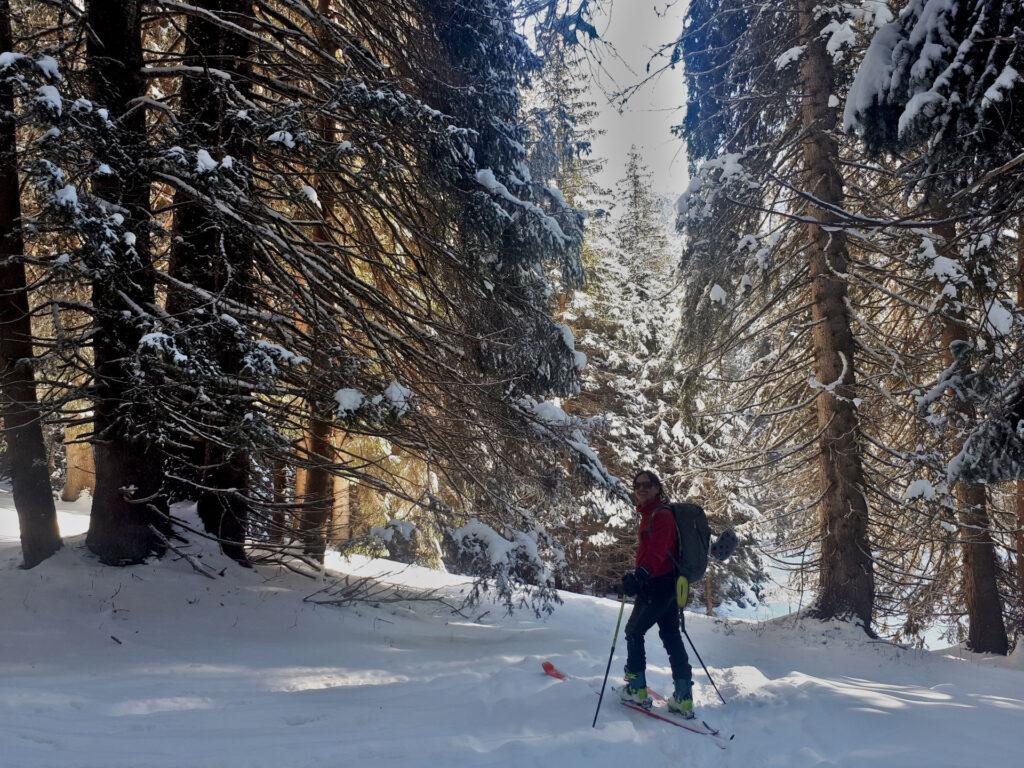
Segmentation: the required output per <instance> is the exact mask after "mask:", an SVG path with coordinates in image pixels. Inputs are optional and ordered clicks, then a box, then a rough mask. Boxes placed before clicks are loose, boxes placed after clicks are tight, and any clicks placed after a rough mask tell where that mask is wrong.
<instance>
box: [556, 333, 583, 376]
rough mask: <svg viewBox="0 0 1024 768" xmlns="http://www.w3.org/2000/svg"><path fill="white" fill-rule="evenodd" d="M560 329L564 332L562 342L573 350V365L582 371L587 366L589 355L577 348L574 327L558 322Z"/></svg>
mask: <svg viewBox="0 0 1024 768" xmlns="http://www.w3.org/2000/svg"><path fill="white" fill-rule="evenodd" d="M557 327H558V330H559V331H560V332H561V334H562V343H563V344H565V346H566V347H568V348H569V351H570V352H572V358H573V366H574V367H575V368H576V370H577V371H582V370H583V369H584V368H586V367H587V355H586V353H585V352H580V351H578V350H577V349H576V337H575V336H574V335H573V333H572V329H571V328H570V327H569V326H568V325H565V324H564V323H558V324H557Z"/></svg>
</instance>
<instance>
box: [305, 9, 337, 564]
mask: <svg viewBox="0 0 1024 768" xmlns="http://www.w3.org/2000/svg"><path fill="white" fill-rule="evenodd" d="M330 8H331V0H317V12H318V13H319V14H320V15H321V16H324V17H326V16H328V14H329V13H330ZM316 34H317V39H318V41H319V42H320V44H321V46H322V47H323V48H324V49H325V50H328V51H330V52H331V55H336V54H337V50H338V49H337V46H336V44H335V43H334V42H333V41H332V40H331V39H330V38H328V37H327V35H326V34H325V33H324V31H323V30H322V29H318V30H317V32H316ZM318 130H319V133H320V136H321V138H322V139H323V140H324V141H325V142H330V141H333V140H334V138H335V126H334V121H333V120H331V119H330V118H329V117H327V116H323V117H321V118H320V119H319V125H318ZM316 186H317V197H318V199H319V200H320V206H321V210H322V211H323V216H324V217H325V218H326V217H328V216H330V211H331V210H332V209H333V207H334V203H335V199H334V198H335V196H334V189H333V187H332V186H331V184H330V181H329V180H326V179H322V178H321V179H318V180H317V185H316ZM313 239H314V240H317V241H318V242H328V241H329V240H330V239H331V235H330V232H329V231H328V230H327V228H326V227H324V226H321V225H318V226H317V227H315V228H314V232H313ZM313 331H314V333H315V329H313ZM314 347H315V348H318V345H314ZM318 363H319V361H317V360H315V359H314V360H313V366H312V367H313V369H314V370H317V369H319V367H320V366H319V365H318ZM308 408H309V427H308V431H307V439H308V447H309V455H310V457H311V458H312V459H313V461H314V463H313V464H312V465H311V466H310V467H309V469H308V470H307V472H306V477H305V485H304V488H303V492H304V495H305V503H306V504H307V505H308V506H307V507H306V508H305V509H304V510H303V514H302V525H301V528H302V541H303V545H302V548H303V551H304V552H305V553H306V554H307V555H309V556H310V557H313V558H315V559H317V560H319V561H320V562H323V559H324V551H325V549H326V545H327V537H328V534H329V531H330V529H331V519H332V516H333V512H334V475H333V474H332V473H331V472H329V471H328V470H327V468H326V465H327V464H329V463H331V462H332V461H333V456H334V445H333V443H332V442H331V438H332V437H333V434H332V432H333V430H332V429H331V426H330V424H329V423H328V422H327V421H326V420H325V419H324V417H323V416H322V415H321V414H320V409H321V405H320V404H319V403H317V402H316V396H315V394H313V393H311V394H310V397H309V398H308Z"/></svg>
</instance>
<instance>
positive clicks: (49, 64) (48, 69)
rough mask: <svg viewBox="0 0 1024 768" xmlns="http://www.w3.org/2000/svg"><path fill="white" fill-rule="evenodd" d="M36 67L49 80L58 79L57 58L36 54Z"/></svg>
mask: <svg viewBox="0 0 1024 768" xmlns="http://www.w3.org/2000/svg"><path fill="white" fill-rule="evenodd" d="M35 64H36V69H38V70H39V71H40V72H42V73H43V76H44V77H47V78H49V79H50V80H55V81H56V80H60V79H61V77H60V66H59V65H58V64H57V60H56V59H55V58H53V56H47V55H45V54H44V55H42V56H37V57H36V61H35Z"/></svg>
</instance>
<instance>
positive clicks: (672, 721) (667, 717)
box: [541, 661, 735, 749]
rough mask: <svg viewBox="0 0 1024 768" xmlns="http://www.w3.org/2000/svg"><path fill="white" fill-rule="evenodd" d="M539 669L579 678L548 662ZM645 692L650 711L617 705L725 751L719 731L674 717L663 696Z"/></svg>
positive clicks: (701, 723)
mask: <svg viewBox="0 0 1024 768" xmlns="http://www.w3.org/2000/svg"><path fill="white" fill-rule="evenodd" d="M541 667H542V668H543V670H544V673H545V674H546V675H549V676H551V677H553V678H555V679H556V680H574V679H575V680H579V678H573V677H572V676H570V675H568V674H567V673H565V672H563V671H562V670H560V669H559V668H558V667H556V666H555V665H554V664H552V663H551V662H550V661H545V662H544V663H543V664H542V665H541ZM580 682H582V681H580ZM611 691H612V693H613V694H614V695H615V698H616V699H618V698H619V695H618V691H617V690H616V689H615V687H614V686H613V687H612V689H611ZM647 692H648V693H649V694H651V698H652V699H654V701H655V705H654V707H653V708H652V709H644V708H643V707H641V706H640V705H639V704H631V703H629V702H626V701H622V700H621V699H619V703H620V704H621V705H622V706H624V707H626V709H632V710H633V711H634V712H639V713H640V714H642V715H647V716H648V717H652V718H654V719H655V720H661V721H662V722H664V723H668V724H669V725H674V726H676V727H678V728H684V729H685V730H687V731H690V732H691V733H696V734H699V735H701V736H710V737H711V740H712V741H713V742H714V743H715V744H716V745H717V746H718V747H719V749H725V748H726V745H725V743H724V742H725V741H726V739H725V737H724V736H722V734H721V732H720V731H718V730H716V729H715V728H712V727H711V726H710V725H708V724H707V723H706V722H704V721H703V720H701V721H700V724H699V725H698V724H697V722H696V721H695V720H683V719H682V718H677V717H674V716H673V715H672V714H671V713H669V712H668V711H667V710H664V707H665V697H664V696H662V695H661V694H659V693H657V692H656V691H653V690H651V689H650V688H648V689H647ZM594 694H595V695H597V691H595V692H594ZM656 709H663V710H664V712H665V713H664V714H662V713H661V712H657V711H655V710H656ZM701 726H703V727H701ZM733 738H735V734H733V735H732V736H730V737H729V738H728V740H729V741H732V739H733Z"/></svg>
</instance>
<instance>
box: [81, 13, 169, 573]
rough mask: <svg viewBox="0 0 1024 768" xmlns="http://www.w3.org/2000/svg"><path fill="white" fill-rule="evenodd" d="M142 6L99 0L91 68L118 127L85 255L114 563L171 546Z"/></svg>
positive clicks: (89, 49) (94, 543)
mask: <svg viewBox="0 0 1024 768" xmlns="http://www.w3.org/2000/svg"><path fill="white" fill-rule="evenodd" d="M142 10H143V3H142V2H139V1H138V0H129V2H123V3H122V2H112V1H111V0H90V2H89V3H87V5H86V18H87V21H88V25H89V35H88V38H87V44H86V65H87V70H88V78H89V86H90V89H91V94H92V102H93V103H94V104H103V105H104V107H103V108H104V109H105V110H107V114H108V115H109V119H110V121H111V122H112V124H113V126H114V127H112V128H111V129H110V130H109V131H107V132H104V133H102V134H101V133H96V134H94V135H95V136H96V137H97V139H98V140H99V142H101V143H99V144H98V146H96V148H95V154H96V157H97V161H98V162H102V163H104V164H105V167H106V168H109V171H110V172H109V173H101V174H97V176H96V177H95V178H94V179H93V182H92V192H93V195H94V196H95V198H96V206H97V209H98V210H97V215H96V217H95V218H93V219H92V220H91V221H90V222H88V224H89V225H90V226H91V230H92V231H91V232H89V235H88V237H87V239H86V241H85V244H84V248H83V252H84V253H83V257H84V259H85V260H86V261H87V263H88V268H89V269H91V271H92V308H93V311H94V312H95V317H96V332H95V335H94V337H93V356H94V359H95V364H94V365H95V368H94V390H95V410H94V413H95V415H94V423H95V427H94V429H95V435H96V436H95V439H94V442H93V445H94V450H95V456H96V493H95V495H94V497H93V506H92V514H91V515H90V518H89V534H88V536H87V538H86V543H87V544H88V546H89V549H91V550H92V551H93V552H94V553H96V554H97V555H98V556H99V558H100V559H101V560H102V561H103V562H105V563H113V564H120V563H134V562H139V561H140V560H142V559H143V558H145V557H146V556H147V555H149V554H151V553H153V552H159V551H161V549H162V545H161V544H160V543H159V541H158V539H156V538H154V534H153V527H154V526H155V525H158V524H159V523H160V519H159V513H160V512H161V511H162V510H161V507H162V506H163V502H162V501H161V499H162V496H161V494H162V493H163V459H162V456H161V452H160V449H159V447H158V446H157V445H156V444H155V437H156V432H157V427H156V426H155V425H154V424H153V419H152V415H153V410H154V408H153V403H152V402H151V401H147V398H145V397H139V394H140V390H142V389H144V388H145V387H146V386H147V383H146V382H145V378H146V373H145V372H144V371H143V370H142V369H140V368H138V367H137V366H136V365H135V362H136V356H137V354H138V349H139V347H140V345H141V342H142V339H143V335H144V332H145V330H146V326H147V324H149V323H150V322H151V313H152V310H153V307H154V300H155V274H154V271H153V263H152V254H151V250H150V237H151V227H152V220H151V213H150V181H151V180H150V173H149V170H148V169H147V168H146V167H145V165H146V163H145V160H146V158H145V147H146V111H145V110H144V109H141V108H139V107H138V104H137V100H139V99H142V98H143V97H144V96H145V94H146V83H145V78H144V75H143V71H142V69H143V53H142V51H143V46H142Z"/></svg>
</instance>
